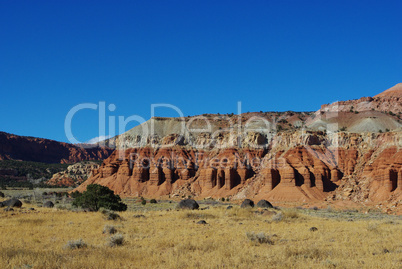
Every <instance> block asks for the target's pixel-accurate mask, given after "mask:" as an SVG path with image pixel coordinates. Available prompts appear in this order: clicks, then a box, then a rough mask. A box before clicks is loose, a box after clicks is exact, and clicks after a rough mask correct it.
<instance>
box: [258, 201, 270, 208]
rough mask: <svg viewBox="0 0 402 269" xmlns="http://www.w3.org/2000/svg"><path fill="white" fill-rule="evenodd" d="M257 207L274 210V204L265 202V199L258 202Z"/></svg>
mask: <svg viewBox="0 0 402 269" xmlns="http://www.w3.org/2000/svg"><path fill="white" fill-rule="evenodd" d="M257 207H260V208H273V206H272V204H271V203H270V202H268V201H267V200H264V199H262V200H260V201H258V203H257Z"/></svg>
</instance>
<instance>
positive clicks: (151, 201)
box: [149, 199, 158, 204]
mask: <svg viewBox="0 0 402 269" xmlns="http://www.w3.org/2000/svg"><path fill="white" fill-rule="evenodd" d="M149 202H150V203H151V204H156V203H158V202H157V201H156V200H155V199H151V200H150V201H149Z"/></svg>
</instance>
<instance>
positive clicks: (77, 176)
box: [46, 161, 100, 187]
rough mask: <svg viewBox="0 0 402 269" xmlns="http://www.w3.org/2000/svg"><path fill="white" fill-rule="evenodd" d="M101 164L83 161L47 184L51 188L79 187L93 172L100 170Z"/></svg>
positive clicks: (58, 174) (55, 175)
mask: <svg viewBox="0 0 402 269" xmlns="http://www.w3.org/2000/svg"><path fill="white" fill-rule="evenodd" d="M99 166H100V165H99V163H97V162H93V161H83V162H79V163H76V164H73V165H70V166H68V167H67V169H66V170H64V171H61V172H58V173H56V174H54V175H53V176H52V178H51V179H50V180H48V181H47V182H46V184H48V185H51V186H69V187H71V186H78V185H80V184H81V183H82V182H84V181H85V180H86V179H87V178H88V177H90V176H91V175H92V171H93V170H95V169H98V168H99Z"/></svg>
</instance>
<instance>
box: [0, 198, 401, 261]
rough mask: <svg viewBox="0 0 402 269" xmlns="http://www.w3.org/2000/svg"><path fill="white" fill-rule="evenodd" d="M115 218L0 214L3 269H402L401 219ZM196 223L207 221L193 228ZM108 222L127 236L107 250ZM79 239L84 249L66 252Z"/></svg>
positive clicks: (172, 214) (239, 213)
mask: <svg viewBox="0 0 402 269" xmlns="http://www.w3.org/2000/svg"><path fill="white" fill-rule="evenodd" d="M24 212H26V213H24ZM135 214H143V215H145V218H144V217H137V218H136V217H134V215H135ZM120 215H121V216H122V217H123V220H120V221H108V220H105V219H104V217H103V215H102V214H101V213H99V212H98V213H86V212H71V211H62V210H57V209H44V208H37V210H35V211H27V210H16V211H14V212H3V211H1V213H0V268H335V267H336V268H401V267H402V234H401V230H402V229H401V227H402V225H401V221H400V219H395V220H393V221H389V220H388V219H376V220H355V221H347V219H346V218H322V217H314V216H308V215H304V214H303V213H302V212H299V211H295V210H290V211H288V210H285V211H284V212H283V218H282V220H281V221H278V222H272V221H270V220H271V218H272V216H269V215H257V214H255V213H253V212H251V211H250V210H243V209H240V208H238V207H236V206H235V207H234V208H233V209H231V210H225V207H222V206H221V207H211V209H208V210H202V211H201V210H198V211H175V210H173V211H166V210H163V211H155V210H153V211H148V212H133V211H128V212H124V213H121V214H120ZM200 219H204V220H206V222H207V223H208V224H207V225H199V224H196V222H197V221H198V220H200ZM105 225H113V226H114V227H116V228H117V231H118V233H119V234H122V235H123V236H124V244H123V245H122V246H116V247H110V246H109V245H108V238H110V236H111V235H109V234H104V233H103V230H104V227H105ZM312 226H314V227H317V228H318V231H315V232H312V231H310V227H312ZM253 232H254V233H265V234H266V235H269V236H271V239H272V240H273V241H274V244H273V245H271V244H259V243H256V242H251V241H250V239H249V238H248V237H247V235H246V234H247V233H253ZM274 234H275V235H276V236H274ZM78 239H82V240H83V241H84V242H85V243H86V244H87V247H86V248H81V249H74V250H71V249H69V248H66V244H67V242H68V241H69V240H78Z"/></svg>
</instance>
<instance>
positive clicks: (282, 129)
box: [77, 86, 402, 212]
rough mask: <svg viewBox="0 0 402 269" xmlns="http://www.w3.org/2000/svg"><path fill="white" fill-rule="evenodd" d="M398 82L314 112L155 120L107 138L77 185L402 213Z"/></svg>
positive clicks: (148, 193) (155, 194) (129, 192)
mask: <svg viewBox="0 0 402 269" xmlns="http://www.w3.org/2000/svg"><path fill="white" fill-rule="evenodd" d="M398 87H399V86H398ZM398 87H397V88H396V91H395V89H394V90H392V91H389V90H388V93H389V92H391V94H388V93H387V91H386V92H385V93H384V94H380V95H378V96H376V97H375V98H364V99H360V100H352V101H346V102H337V103H334V104H332V105H326V106H323V107H322V108H321V109H320V110H319V111H317V112H316V113H295V112H285V113H263V112H259V113H245V114H242V115H224V116H222V115H204V116H201V117H189V118H186V119H177V118H153V119H151V120H150V121H148V122H146V123H144V124H142V125H140V126H137V127H135V128H133V129H132V130H130V131H128V132H126V133H125V134H123V135H120V136H118V137H115V138H113V139H110V140H109V142H110V144H112V145H114V146H116V147H117V150H116V151H114V152H113V154H112V155H111V156H110V157H109V158H108V159H107V160H105V161H104V162H103V164H102V165H101V167H100V168H99V169H96V170H94V171H93V175H92V177H90V178H89V179H88V180H87V181H85V182H84V183H83V184H82V185H81V186H79V187H78V189H77V190H79V191H83V190H85V188H86V186H87V185H88V184H90V183H98V184H102V185H106V186H108V187H110V188H111V189H113V190H114V191H115V192H116V193H118V194H120V195H122V196H147V197H159V196H170V197H172V196H178V197H184V196H188V195H191V196H195V197H198V198H205V197H230V198H232V199H243V198H245V197H248V198H252V197H255V198H257V199H260V198H265V199H268V200H270V201H272V202H276V201H282V202H284V201H286V202H299V203H302V202H303V203H315V202H322V201H328V202H329V201H352V202H358V203H365V204H370V205H377V206H379V207H382V208H383V209H384V210H388V211H392V212H394V211H396V212H397V211H398V210H400V209H401V200H402V150H401V147H402V142H401V138H402V137H401V136H402V132H401V123H400V119H399V118H400V114H401V113H400V108H401V107H402V99H400V97H398V96H399V94H400V90H399V88H398ZM363 103H364V104H363ZM383 104H387V106H386V108H387V109H390V110H389V111H388V110H382V109H385V107H384V106H383ZM352 106H353V107H352ZM375 107H376V108H377V109H376V108H375ZM336 108H338V109H336ZM373 108H374V110H373Z"/></svg>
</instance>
